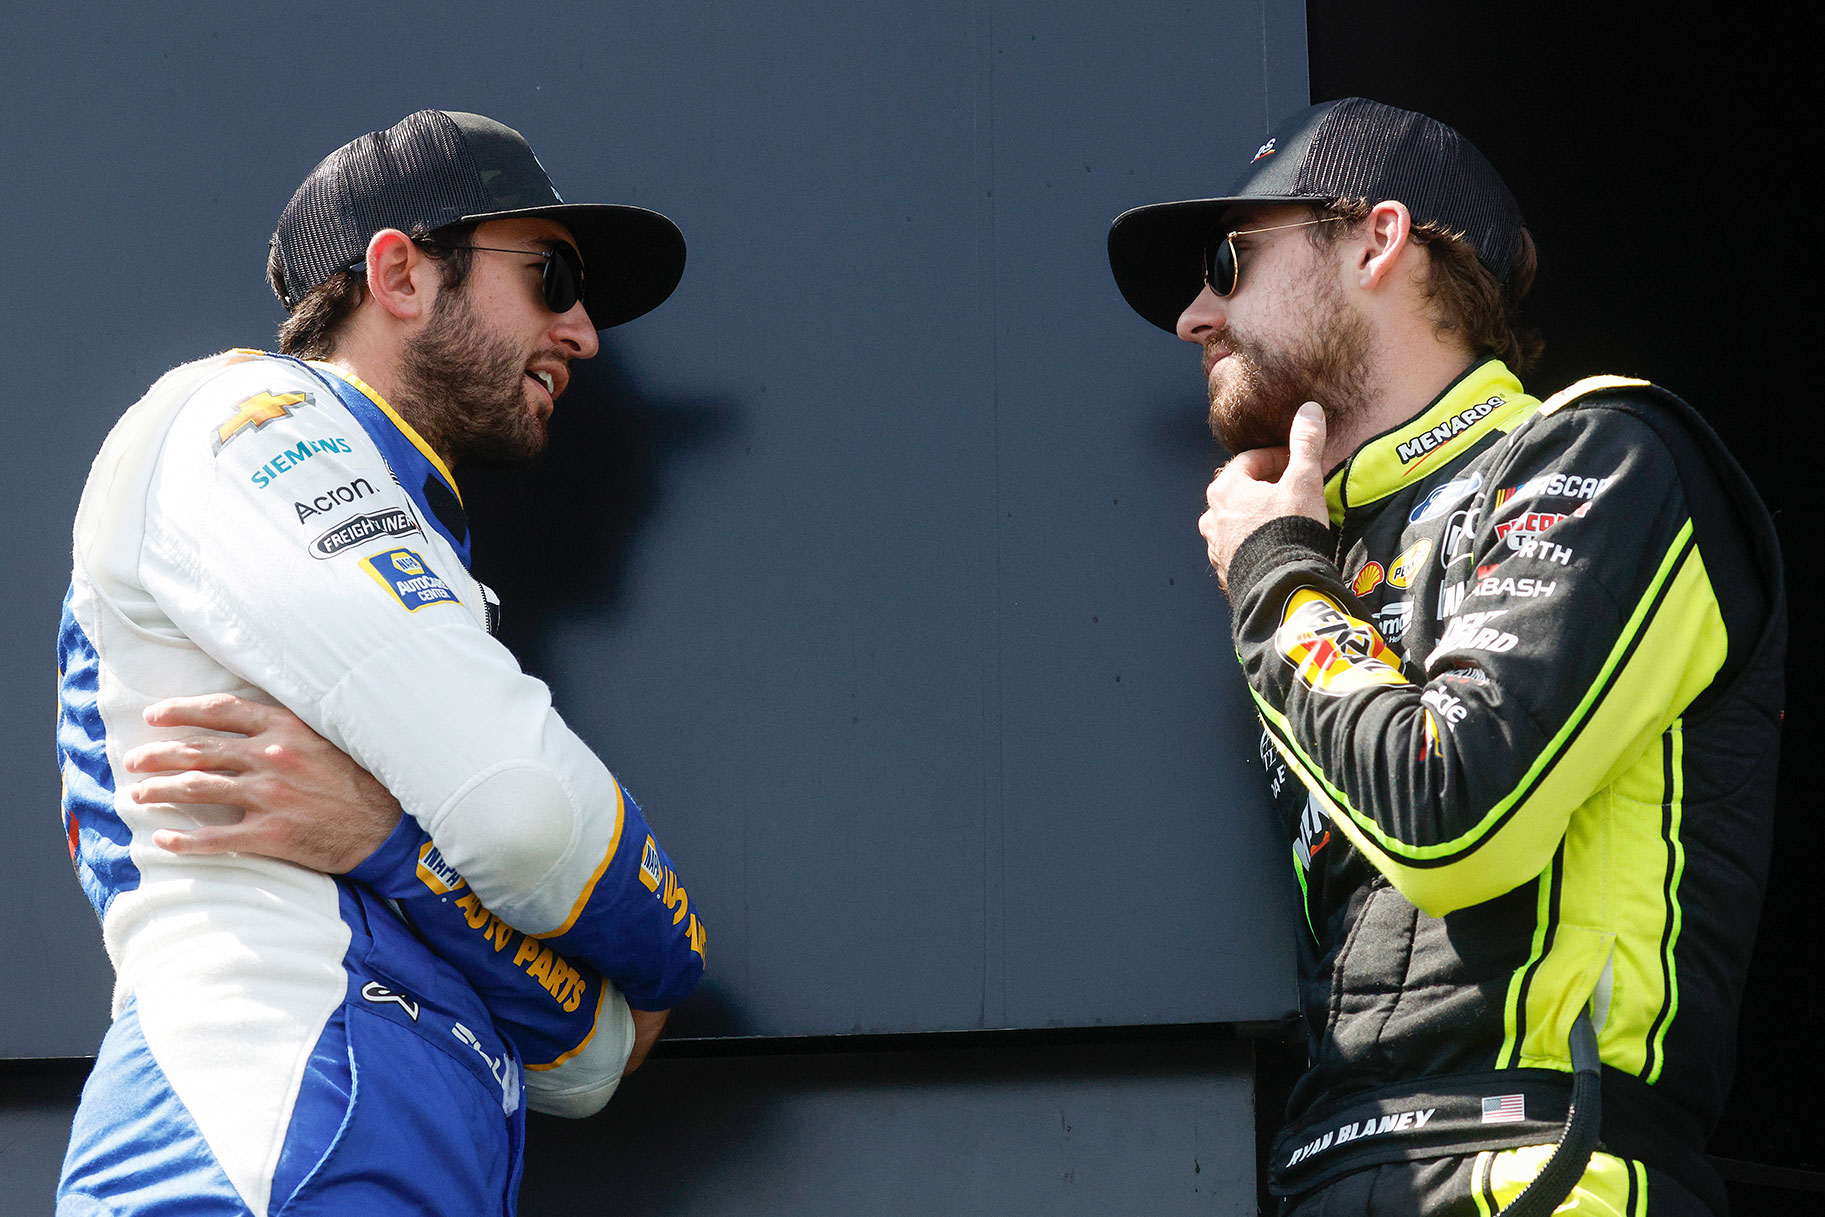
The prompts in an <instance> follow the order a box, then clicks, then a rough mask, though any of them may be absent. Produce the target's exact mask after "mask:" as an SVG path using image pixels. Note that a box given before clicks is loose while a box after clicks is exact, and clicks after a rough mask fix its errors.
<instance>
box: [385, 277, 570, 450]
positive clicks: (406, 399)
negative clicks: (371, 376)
mask: <svg viewBox="0 0 1825 1217" xmlns="http://www.w3.org/2000/svg"><path fill="white" fill-rule="evenodd" d="M526 364H527V359H526V357H525V356H524V355H523V354H522V353H521V352H520V351H518V350H516V349H515V347H514V345H513V343H511V342H509V341H508V340H507V339H506V338H503V337H501V336H500V335H498V334H490V333H489V332H488V331H487V330H486V329H485V328H484V327H483V325H482V322H481V318H479V317H477V316H476V315H475V312H474V310H472V309H471V308H470V307H469V300H468V294H467V293H466V292H463V291H461V290H460V289H459V290H457V291H455V292H440V293H439V294H438V297H437V303H436V304H434V305H432V307H431V317H430V321H429V324H427V325H426V326H425V328H424V329H423V330H422V331H421V332H420V333H419V334H417V335H416V336H415V337H413V338H412V339H411V341H410V342H408V343H407V344H406V348H405V350H404V352H403V353H402V354H401V356H400V362H399V383H398V386H397V388H396V390H395V394H396V396H397V397H398V398H399V399H400V401H399V403H398V404H399V408H400V410H401V413H403V414H404V415H405V417H407V418H409V419H411V420H412V424H413V426H414V427H415V428H416V429H417V430H418V431H419V432H420V434H421V435H422V436H423V437H424V440H425V442H426V443H428V444H430V445H431V446H432V448H433V449H435V450H436V451H437V452H439V453H441V454H442V455H443V456H444V458H445V459H446V460H448V461H449V462H450V464H451V466H452V467H455V466H457V465H465V466H478V467H482V468H502V467H506V466H512V465H523V464H526V463H527V462H528V461H531V460H533V459H534V458H535V457H537V456H538V455H539V454H540V453H541V452H543V451H544V450H545V439H546V436H545V424H544V423H543V422H542V421H541V420H540V419H539V418H538V417H537V416H536V415H535V414H534V413H533V412H532V410H531V408H530V407H529V406H528V405H527V402H526Z"/></svg>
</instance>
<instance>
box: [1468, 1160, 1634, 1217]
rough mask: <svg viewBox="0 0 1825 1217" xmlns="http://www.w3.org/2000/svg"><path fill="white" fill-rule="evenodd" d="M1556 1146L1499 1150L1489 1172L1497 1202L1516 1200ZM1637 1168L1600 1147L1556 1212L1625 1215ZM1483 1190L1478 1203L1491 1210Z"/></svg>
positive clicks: (1595, 1216)
mask: <svg viewBox="0 0 1825 1217" xmlns="http://www.w3.org/2000/svg"><path fill="white" fill-rule="evenodd" d="M1553 1149H1554V1147H1553V1146H1551V1145H1523V1146H1520V1147H1519V1148H1517V1149H1504V1150H1498V1151H1496V1152H1495V1153H1494V1154H1493V1155H1492V1156H1491V1158H1490V1160H1489V1174H1488V1181H1489V1190H1490V1191H1491V1192H1493V1193H1494V1194H1495V1198H1496V1202H1497V1203H1498V1204H1509V1203H1512V1202H1513V1200H1514V1198H1515V1197H1516V1196H1519V1195H1520V1194H1521V1191H1522V1189H1523V1188H1525V1187H1526V1186H1527V1185H1528V1184H1530V1183H1532V1182H1533V1181H1534V1179H1535V1178H1536V1177H1537V1176H1538V1175H1539V1173H1540V1172H1541V1171H1542V1170H1544V1169H1545V1168H1546V1161H1547V1159H1549V1158H1551V1157H1552V1153H1553ZM1636 1170H1637V1166H1636V1164H1635V1163H1634V1162H1631V1161H1629V1160H1627V1159H1625V1158H1618V1157H1616V1156H1615V1155H1614V1154H1606V1153H1604V1152H1603V1151H1602V1150H1598V1151H1597V1152H1596V1153H1593V1154H1592V1155H1591V1160H1590V1165H1589V1166H1587V1167H1585V1168H1584V1174H1583V1175H1581V1176H1580V1177H1579V1179H1578V1182H1577V1183H1576V1184H1574V1185H1573V1186H1572V1190H1571V1194H1570V1195H1568V1196H1566V1198H1565V1201H1564V1203H1562V1204H1561V1205H1560V1206H1559V1207H1558V1208H1556V1209H1554V1210H1553V1212H1555V1213H1576V1214H1578V1215H1579V1217H1624V1215H1625V1214H1626V1213H1628V1211H1629V1208H1628V1203H1629V1180H1630V1178H1632V1177H1634V1176H1635V1174H1636ZM1473 1178H1474V1174H1473ZM1482 1194H1483V1189H1482V1188H1481V1187H1478V1188H1477V1207H1478V1209H1479V1210H1480V1211H1487V1210H1484V1209H1483V1207H1482V1206H1483V1200H1482ZM1644 1211H1645V1210H1644Z"/></svg>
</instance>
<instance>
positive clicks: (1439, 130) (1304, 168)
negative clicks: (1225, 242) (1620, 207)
mask: <svg viewBox="0 0 1825 1217" xmlns="http://www.w3.org/2000/svg"><path fill="white" fill-rule="evenodd" d="M1339 199H1367V200H1368V201H1369V202H1370V203H1379V202H1381V201H1383V200H1384V199H1394V200H1396V201H1398V202H1401V203H1405V204H1406V205H1407V210H1408V211H1410V212H1411V213H1412V214H1413V222H1414V223H1415V224H1425V223H1428V222H1431V221H1437V222H1438V223H1440V224H1443V225H1444V226H1445V227H1446V228H1447V229H1449V230H1450V231H1452V232H1457V233H1462V234H1463V235H1464V237H1465V238H1466V239H1467V240H1468V241H1469V242H1470V244H1471V245H1472V247H1474V248H1475V250H1476V255H1477V261H1479V262H1481V263H1482V264H1483V266H1484V267H1485V268H1486V269H1487V270H1488V271H1489V272H1490V273H1491V274H1493V275H1494V276H1495V277H1496V278H1497V279H1498V280H1500V281H1502V282H1504V283H1505V282H1507V280H1508V269H1509V265H1510V263H1512V262H1513V261H1514V256H1515V251H1516V250H1517V249H1518V248H1519V247H1520V243H1521V228H1522V221H1521V208H1520V205H1519V204H1517V203H1516V202H1515V199H1514V196H1513V195H1512V194H1510V193H1509V192H1508V187H1507V186H1505V185H1503V183H1502V179H1501V176H1500V175H1499V174H1497V173H1496V171H1495V168H1494V167H1493V166H1492V165H1490V163H1489V162H1488V161H1487V160H1485V159H1484V158H1483V154H1482V153H1481V152H1478V151H1477V150H1476V147H1475V146H1474V145H1472V144H1471V142H1470V141H1469V140H1467V139H1465V138H1464V137H1463V136H1461V135H1459V134H1458V133H1457V132H1456V131H1454V130H1452V129H1451V128H1450V127H1447V126H1446V125H1445V124H1444V123H1441V122H1439V121H1438V120H1437V119H1435V118H1427V117H1426V116H1425V115H1424V114H1415V113H1414V112H1413V111H1411V110H1397V109H1395V108H1394V107H1393V106H1385V105H1383V104H1382V103H1380V102H1378V101H1369V100H1367V99H1365V98H1361V97H1346V98H1344V99H1343V100H1342V101H1327V102H1324V103H1323V104H1321V105H1316V106H1313V107H1311V108H1310V109H1309V110H1302V111H1300V112H1299V113H1298V114H1295V115H1293V116H1292V117H1291V118H1289V119H1287V120H1286V121H1285V122H1283V123H1281V124H1280V125H1279V126H1278V127H1276V128H1275V129H1274V130H1273V132H1272V133H1271V134H1270V135H1269V137H1268V140H1267V142H1266V143H1264V144H1262V145H1261V147H1260V148H1259V149H1258V150H1256V152H1255V157H1254V160H1252V161H1250V162H1249V165H1248V167H1247V168H1246V169H1244V170H1243V171H1242V176H1241V177H1239V178H1237V179H1236V182H1235V184H1234V185H1233V186H1231V187H1230V189H1229V193H1228V194H1227V195H1225V196H1224V197H1222V198H1217V199H1188V200H1186V201H1184V202H1179V203H1155V204H1153V205H1152V206H1149V207H1137V208H1135V209H1134V210H1132V211H1128V212H1124V213H1123V214H1121V215H1120V216H1117V217H1116V220H1115V223H1114V224H1112V225H1111V226H1110V228H1109V266H1110V269H1112V270H1113V271H1114V272H1115V282H1116V286H1118V287H1120V288H1121V290H1122V296H1123V297H1124V298H1126V299H1127V301H1128V303H1129V304H1130V305H1132V306H1133V307H1134V311H1135V312H1137V313H1139V314H1140V315H1141V316H1143V317H1145V318H1146V319H1147V320H1149V321H1151V322H1153V324H1155V325H1157V326H1159V327H1160V328H1161V329H1163V330H1168V331H1170V330H1173V329H1175V328H1176V326H1177V325H1178V319H1179V314H1180V313H1182V312H1184V311H1185V306H1186V305H1188V304H1190V303H1191V302H1192V300H1193V299H1195V298H1196V297H1197V294H1198V292H1199V291H1200V290H1202V289H1203V286H1204V269H1203V266H1204V246H1205V242H1206V241H1207V240H1208V239H1209V237H1210V233H1211V230H1212V229H1214V228H1215V227H1216V226H1217V224H1218V223H1219V222H1220V221H1221V220H1222V218H1223V213H1224V212H1225V211H1227V210H1228V209H1230V208H1232V207H1236V206H1240V205H1242V204H1245V203H1317V204H1326V203H1334V202H1336V201H1337V200H1339Z"/></svg>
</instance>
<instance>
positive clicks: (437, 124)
mask: <svg viewBox="0 0 1825 1217" xmlns="http://www.w3.org/2000/svg"><path fill="white" fill-rule="evenodd" d="M509 216H550V217H551V218H552V219H554V220H557V221H558V222H560V223H562V224H563V225H565V226H566V227H567V228H569V229H570V231H571V233H572V235H574V236H575V237H576V239H577V250H578V252H579V253H581V254H582V255H583V264H584V286H585V292H584V296H583V307H584V308H585V309H586V310H587V311H588V313H589V318H590V320H591V321H593V322H594V323H595V325H596V328H597V329H607V328H608V327H609V326H611V325H620V324H621V323H622V322H623V321H632V320H633V319H634V318H635V317H638V316H640V315H641V314H642V313H644V312H647V311H648V310H650V309H654V308H657V307H658V306H659V305H660V304H662V303H664V301H665V298H666V297H667V296H669V295H671V294H672V289H673V288H675V287H677V286H678V280H679V278H680V277H681V276H682V275H683V274H684V236H683V234H681V233H680V232H679V231H678V227H677V225H675V224H673V223H672V222H671V221H670V220H668V219H666V218H665V217H664V216H662V215H660V214H659V213H658V212H656V211H648V210H647V209H646V208H644V207H626V206H619V205H614V204H608V203H566V202H565V201H564V200H563V199H562V198H561V197H559V195H558V192H557V191H556V190H555V189H553V188H552V185H551V179H550V178H549V177H547V176H546V175H545V168H544V166H542V165H540V164H539V158H538V157H536V156H534V155H533V152H532V148H531V147H530V146H528V145H527V143H526V140H525V139H524V137H522V136H521V135H520V133H519V132H518V131H515V130H514V129H513V128H512V127H507V126H503V125H501V124H500V123H497V122H495V121H494V120H493V119H492V118H484V117H483V116H481V115H480V114H464V113H461V112H458V111H446V110H420V111H419V112H418V113H416V114H408V115H407V116H406V117H405V118H402V119H400V120H399V122H397V123H395V124H393V125H392V126H391V127H388V128H387V129H386V130H385V131H374V132H371V133H369V134H367V135H364V136H362V137H361V138H360V139H358V140H355V141H354V142H352V143H348V144H344V145H343V146H342V147H340V148H338V149H336V150H335V151H334V152H332V153H330V154H329V155H328V156H326V157H324V158H323V160H322V162H321V163H320V164H318V166H317V167H316V168H315V169H313V170H311V172H310V176H309V177H306V178H305V179H304V184H303V185H302V186H300V187H298V192H297V193H296V194H294V195H292V197H291V202H289V203H287V204H286V205H285V210H284V212H283V213H281V214H280V216H279V226H278V228H277V229H276V230H275V231H274V232H273V235H272V243H271V244H272V248H273V250H274V251H276V253H277V256H278V263H279V270H280V274H281V277H282V279H283V282H284V290H283V291H282V292H280V293H279V303H281V304H283V305H284V306H285V308H286V310H287V311H288V312H289V311H290V310H291V309H293V308H295V307H296V306H297V304H298V302H299V301H300V300H302V299H304V296H305V293H307V292H309V291H310V290H311V289H312V288H313V287H316V286H317V285H318V284H320V283H322V282H323V281H324V280H325V279H328V278H329V277H330V276H331V275H333V274H335V273H336V272H337V271H339V270H345V269H347V268H349V267H352V266H357V265H359V264H360V263H361V262H362V261H363V259H365V258H366V257H367V248H368V240H369V239H370V238H371V237H373V235H374V234H375V233H377V232H379V231H380V230H381V229H383V228H397V229H399V230H400V231H401V232H405V233H409V234H411V235H413V236H422V235H424V234H425V233H427V232H430V231H432V230H434V229H438V228H442V227H444V226H445V225H446V224H460V223H466V222H469V221H481V220H501V219H506V218H507V217H509Z"/></svg>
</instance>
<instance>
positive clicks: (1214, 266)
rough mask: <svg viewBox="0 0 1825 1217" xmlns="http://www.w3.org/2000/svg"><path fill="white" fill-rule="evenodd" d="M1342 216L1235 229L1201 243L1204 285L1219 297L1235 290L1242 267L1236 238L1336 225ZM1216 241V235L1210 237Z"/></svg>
mask: <svg viewBox="0 0 1825 1217" xmlns="http://www.w3.org/2000/svg"><path fill="white" fill-rule="evenodd" d="M1343 218H1344V217H1343V216H1326V217H1324V219H1322V220H1299V221H1297V222H1296V223H1292V224H1270V225H1268V226H1267V227H1266V228H1238V229H1236V230H1235V231H1233V232H1227V233H1224V234H1223V239H1222V240H1221V241H1214V240H1213V241H1206V242H1205V243H1204V283H1205V285H1206V286H1208V287H1209V288H1210V290H1211V291H1213V292H1215V293H1216V294H1217V295H1219V296H1228V295H1230V294H1231V293H1233V292H1234V291H1235V290H1236V283H1237V281H1238V279H1239V278H1240V276H1241V274H1242V267H1241V265H1240V264H1239V263H1238V262H1237V260H1236V238H1237V237H1252V236H1254V235H1255V234H1256V233H1258V232H1279V231H1280V230H1281V229H1283V228H1310V227H1311V226H1312V225H1314V224H1335V223H1337V221H1339V220H1341V219H1343ZM1210 235H1211V236H1212V237H1215V236H1216V235H1217V234H1216V233H1215V232H1212V233H1211V234H1210Z"/></svg>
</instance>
